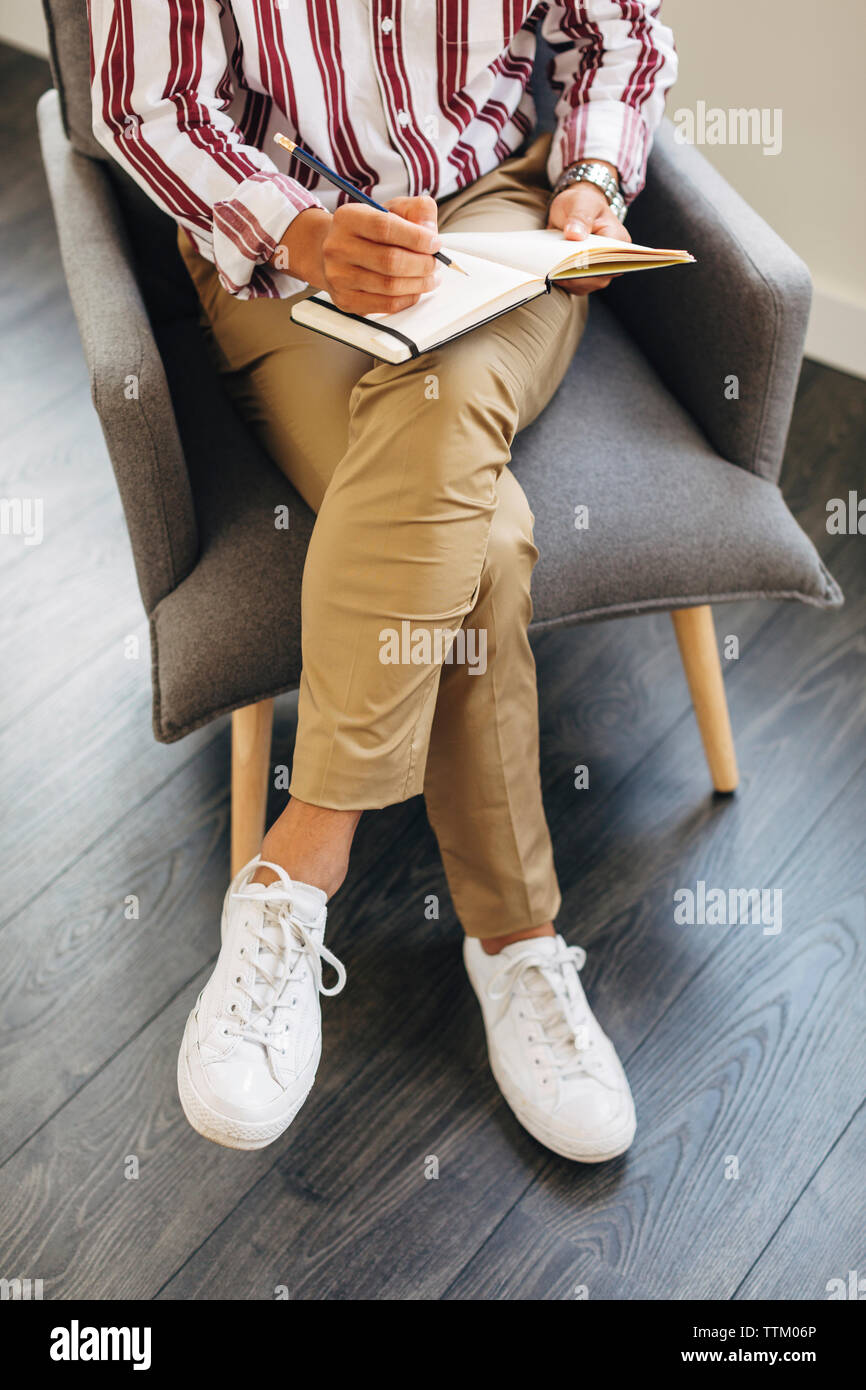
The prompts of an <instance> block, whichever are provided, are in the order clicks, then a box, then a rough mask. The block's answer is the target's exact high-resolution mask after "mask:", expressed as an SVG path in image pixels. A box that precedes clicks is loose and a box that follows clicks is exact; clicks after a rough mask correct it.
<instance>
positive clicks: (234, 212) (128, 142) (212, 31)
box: [90, 0, 322, 299]
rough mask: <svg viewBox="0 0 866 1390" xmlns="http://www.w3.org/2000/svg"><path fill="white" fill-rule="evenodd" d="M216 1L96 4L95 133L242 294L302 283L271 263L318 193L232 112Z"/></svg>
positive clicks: (95, 0) (277, 291)
mask: <svg viewBox="0 0 866 1390" xmlns="http://www.w3.org/2000/svg"><path fill="white" fill-rule="evenodd" d="M220 11H221V6H220V4H219V3H218V0H194V3H188V0H134V3H133V0H90V31H91V49H92V57H91V70H92V86H91V95H92V104H93V130H94V134H95V136H96V138H97V140H98V141H99V142H100V144H101V145H102V146H103V148H104V149H105V150H106V151H107V152H108V153H109V154H110V155H111V156H112V157H113V158H114V159H115V160H116V161H117V162H118V163H119V164H120V165H121V166H122V168H124V169H125V170H126V172H127V173H128V174H130V175H131V177H132V178H133V179H135V181H136V183H138V184H139V185H140V186H141V187H142V188H143V189H144V191H145V192H146V193H148V194H149V196H150V197H151V198H153V199H154V201H155V202H156V203H157V204H158V205H159V206H160V207H161V208H163V210H164V211H165V212H167V213H169V214H170V215H171V216H172V217H173V218H174V219H175V220H176V221H177V222H178V224H179V225H180V226H182V227H184V228H185V229H186V230H187V232H188V233H189V234H190V236H191V237H192V238H193V240H194V242H195V244H196V246H197V247H198V249H199V251H200V252H201V254H202V255H203V256H205V257H206V258H207V259H208V260H210V261H213V263H214V265H215V266H216V269H217V272H218V274H219V278H220V282H221V283H222V285H223V286H224V287H225V288H226V289H227V290H228V291H229V292H230V293H231V294H234V295H236V296H237V297H238V298H240V299H250V298H257V297H261V296H268V297H285V296H286V295H289V294H293V293H296V292H297V291H300V290H302V289H304V288H305V287H306V286H305V283H304V282H303V281H302V280H297V279H295V278H293V277H292V276H291V275H290V274H289V273H288V269H287V270H280V269H275V268H274V267H272V266H270V265H268V261H269V260H270V259H271V257H272V256H273V254H274V251H275V250H276V247H277V246H278V244H279V242H280V240H281V238H282V237H283V236H284V234H285V232H286V230H287V228H288V227H289V226H290V225H291V223H292V221H293V220H294V218H295V217H297V216H298V214H299V213H301V212H303V211H304V210H305V209H307V208H311V207H321V206H322V204H321V203H320V201H319V199H318V198H317V197H316V196H315V194H313V193H311V192H310V190H309V189H306V188H304V187H303V186H302V185H301V184H300V183H298V182H297V180H295V179H293V178H291V177H290V176H289V175H288V174H285V173H281V172H280V170H279V169H278V168H277V167H276V165H275V164H274V162H273V161H272V160H271V159H270V158H269V157H268V156H267V155H266V154H264V153H263V152H262V151H261V150H258V149H256V148H255V147H254V146H253V145H250V144H248V143H246V141H245V139H244V136H243V133H242V132H241V130H240V129H239V128H238V126H237V125H236V124H235V123H234V122H233V121H232V119H231V118H230V117H229V115H228V114H227V108H228V106H229V103H230V100H231V90H230V85H229V66H228V61H227V56H226V48H225V42H224V39H223V34H222V29H221V23H220Z"/></svg>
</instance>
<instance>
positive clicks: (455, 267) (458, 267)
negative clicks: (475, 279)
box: [451, 261, 469, 276]
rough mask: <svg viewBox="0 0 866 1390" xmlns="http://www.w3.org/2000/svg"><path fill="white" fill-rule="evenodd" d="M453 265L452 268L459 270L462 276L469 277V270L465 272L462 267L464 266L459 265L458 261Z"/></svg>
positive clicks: (453, 262)
mask: <svg viewBox="0 0 866 1390" xmlns="http://www.w3.org/2000/svg"><path fill="white" fill-rule="evenodd" d="M451 264H452V266H453V267H454V269H455V270H459V271H460V274H461V275H467V276H468V274H469V271H468V270H464V269H463V267H462V265H458V264H457V262H456V261H452V262H451Z"/></svg>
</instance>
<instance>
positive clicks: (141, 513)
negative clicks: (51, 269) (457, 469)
mask: <svg viewBox="0 0 866 1390" xmlns="http://www.w3.org/2000/svg"><path fill="white" fill-rule="evenodd" d="M44 8H45V12H46V15H47V20H48V27H49V34H50V38H51V50H52V70H53V75H54V82H55V89H54V90H53V91H50V92H47V93H46V94H45V96H44V97H43V98H42V99H41V101H40V103H39V126H40V137H41V142H42V151H43V158H44V161H45V167H46V171H47V175H48V183H49V187H50V191H51V197H52V201H53V205H54V210H55V216H56V220H57V227H58V232H59V236H60V247H61V252H62V256H63V263H64V267H65V271H66V277H67V281H68V284H69V291H70V295H71V297H72V302H73V306H74V309H75V313H76V316H77V320H78V324H79V328H80V332H81V339H82V344H83V347H84V352H85V356H86V359H87V364H88V368H89V372H90V379H91V384H92V393H93V400H94V404H95V406H96V409H97V411H98V412H99V416H100V419H101V422H102V428H103V431H104V434H105V439H106V442H107V445H108V450H109V453H110V455H111V460H112V464H113V466H114V470H115V474H116V477H117V483H118V487H119V489H120V494H121V498H122V501H123V507H124V511H125V514H126V518H127V523H128V528H129V536H130V540H131V544H132V551H133V557H134V561H135V567H136V572H137V576H138V582H139V587H140V590H141V596H142V599H143V602H144V606H145V609H146V611H147V613H148V616H149V620H150V631H151V641H152V656H153V722H154V732H155V735H156V738H157V739H159V740H161V741H163V742H171V741H173V740H175V739H179V738H182V737H183V736H184V735H185V734H187V733H189V732H190V731H191V730H193V729H196V728H198V727H199V726H201V725H202V724H205V723H206V722H207V721H209V720H212V719H215V718H216V717H217V716H218V715H221V714H224V713H227V712H229V711H231V712H232V714H233V740H232V861H233V871H234V868H236V867H237V866H238V865H240V864H242V863H244V862H245V861H246V860H247V859H248V858H250V857H251V856H252V854H254V853H255V852H256V849H257V847H258V843H259V841H260V838H261V833H262V829H263V823H264V814H265V798H266V778H267V766H268V762H269V752H270V735H271V719H272V710H273V697H274V696H275V695H277V694H278V693H280V692H282V691H286V690H290V689H292V688H294V687H295V686H296V685H297V683H298V679H299V674H300V660H301V655H300V654H301V644H300V586H301V574H302V569H303V563H304V555H305V552H306V547H307V542H308V540H309V536H310V533H311V530H312V526H313V521H314V518H313V516H312V514H311V513H310V511H309V510H308V508H307V507H306V505H305V504H304V503H303V502H302V500H301V499H300V497H299V496H298V495H297V494H296V493H295V492H294V491H293V489H292V488H291V486H290V485H289V483H288V482H287V480H286V479H285V477H284V476H283V474H282V473H281V472H280V471H279V470H278V469H277V468H276V467H275V466H274V465H273V464H272V463H271V462H270V460H269V459H268V458H267V457H266V456H265V455H264V454H263V452H262V450H261V448H260V447H259V446H258V444H257V443H256V441H255V439H254V438H253V437H252V435H251V434H250V433H249V432H248V431H247V429H246V428H245V426H244V424H243V423H242V422H241V420H240V419H239V418H238V416H237V415H236V414H235V412H234V410H233V408H232V406H231V405H230V403H229V401H228V400H227V398H226V397H225V395H224V394H223V392H222V390H221V387H220V383H219V381H218V379H217V376H216V374H215V372H214V370H213V369H212V367H211V365H210V363H209V360H208V358H207V356H206V353H205V350H204V346H203V340H202V338H201V336H200V333H199V328H198V318H197V309H198V306H197V301H196V299H195V295H194V292H193V290H192V287H191V285H190V283H189V282H188V279H187V277H186V273H185V270H184V268H183V266H182V264H181V262H180V259H179V256H178V253H177V250H176V246H175V228H174V225H173V223H171V222H170V220H169V219H168V218H167V217H165V216H164V215H163V214H162V213H160V212H159V211H158V210H157V209H156V208H155V207H154V206H153V205H152V204H151V203H150V202H149V200H148V199H147V197H146V196H145V195H144V194H143V193H142V192H141V191H140V190H139V189H138V188H137V187H136V186H135V185H134V184H132V183H131V182H130V180H129V179H128V178H127V177H126V175H125V174H124V173H123V172H122V171H121V170H120V169H119V168H118V167H117V166H116V165H114V164H113V163H112V162H111V161H109V160H108V159H107V158H106V157H105V154H104V152H103V151H102V149H101V148H100V147H99V146H98V145H97V143H96V141H95V140H94V138H93V135H92V133H91V128H90V98H89V67H88V37H87V18H86V5H85V0H44ZM546 56H547V55H543V54H542V55H540V57H539V63H540V64H544V63H545V62H546ZM537 68H538V65H537ZM537 97H538V104H539V111H540V120H541V123H542V124H545V123H547V122H549V113H550V105H549V99H547V97H546V96H545V94H544V84H543V81H542V83H539V84H537ZM629 228H630V230H631V233H632V235H633V237H634V238H635V239H636V240H639V241H647V242H651V243H652V242H655V243H656V244H661V245H668V246H686V247H688V248H689V249H690V250H691V251H692V252H693V253H694V254H695V256H696V257H697V260H698V264H697V265H696V266H694V267H690V268H689V269H688V270H680V271H676V272H671V273H668V274H665V273H664V272H659V273H657V274H653V275H637V276H628V277H624V278H623V279H621V280H619V281H617V282H615V284H614V285H613V286H611V288H610V289H609V290H608V291H606V292H605V295H604V297H603V299H599V298H598V297H597V296H596V297H594V299H593V304H592V309H591V313H590V326H589V328H588V330H587V332H586V334H585V336H584V339H583V341H582V343H581V346H580V348H579V350H578V352H577V354H576V358H575V361H574V363H573V365H572V367H571V369H570V371H569V373H568V375H567V377H566V379H565V381H564V383H563V384H562V386H561V387H560V389H559V391H558V393H557V394H556V396H555V398H554V400H553V401H552V403H551V405H550V406H549V407H548V409H547V410H546V411H545V412H544V414H543V415H542V417H541V418H540V419H539V420H538V421H536V422H535V423H534V424H533V425H532V426H531V427H530V428H528V429H527V430H525V431H524V432H523V433H522V434H521V435H520V436H519V437H518V439H517V440H516V442H515V448H514V461H513V466H514V468H515V471H516V473H517V475H518V477H519V478H520V480H521V482H522V484H523V486H524V488H525V489H526V492H527V494H528V497H529V500H530V503H531V505H532V508H533V511H534V513H535V517H536V541H537V544H538V547H539V549H540V551H541V560H540V562H539V564H538V567H537V569H536V573H535V582H534V588H533V596H534V604H535V619H534V624H533V626H534V627H535V628H536V629H537V628H545V627H555V626H561V625H566V624H573V623H585V622H591V621H595V620H598V619H602V618H613V617H617V616H621V615H624V614H635V613H642V612H654V611H659V610H663V611H669V612H670V613H671V615H672V617H673V622H674V629H675V632H676V637H677V640H678V644H679V649H680V654H681V657H682V660H683V664H684V667H685V672H686V676H687V679H688V682H689V687H690V690H691V694H692V699H693V702H694V707H695V713H696V716H697V719H698V723H699V726H700V731H701V736H702V739H703V743H704V748H705V751H706V754H707V759H708V762H709V767H710V774H711V777H712V781H713V784H714V786H715V787H716V789H717V790H719V791H724V792H729V791H733V790H734V788H735V786H736V783H737V768H736V759H735V755H734V749H733V742H732V738H731V730H730V724H729V720H728V714H727V706H726V702H725V694H724V688H723V684H722V675H721V668H720V662H719V657H718V651H717V647H716V639H715V631H714V626H713V619H712V611H711V606H712V605H713V604H718V603H725V602H728V601H730V600H734V599H745V598H764V599H798V600H800V601H801V602H803V603H810V604H813V605H816V606H818V607H824V608H833V607H836V606H838V605H839V604H840V603H841V602H842V595H841V593H840V591H839V588H838V586H837V584H836V583H835V581H834V580H833V578H832V577H831V576H830V574H829V573H828V572H827V570H826V569H825V567H824V566H823V564H822V563H821V560H820V558H819V556H818V554H817V552H816V550H815V548H814V547H813V545H812V543H811V542H810V540H809V539H808V537H807V536H806V535H805V534H804V533H803V532H802V530H801V529H800V528H799V526H798V525H797V523H796V522H795V520H794V518H793V517H792V516H791V514H790V512H789V511H788V509H787V507H786V505H785V502H784V500H783V498H782V495H781V492H780V491H779V488H778V486H777V482H778V477H779V471H780V467H781V461H782V453H783V450H784V446H785V438H786V434H787V430H788V425H789V422H790V416H791V409H792V405H793V399H794V392H795V388H796V383H797V376H798V372H799V368H800V360H801V355H802V350H803V339H804V334H805V329H806V320H807V316H808V309H809V301H810V293H811V287H810V281H809V276H808V272H807V270H806V268H805V266H804V265H803V264H802V262H801V261H800V260H799V259H798V258H797V256H795V255H794V253H793V252H792V251H791V250H790V249H789V248H788V247H787V246H786V245H785V244H784V243H783V242H782V241H781V240H780V239H779V238H778V237H777V236H776V235H775V233H774V232H773V231H772V230H771V229H770V228H769V227H768V226H767V225H766V224H765V223H764V222H762V221H761V219H760V218H759V217H758V216H757V215H756V214H755V213H754V212H753V211H752V210H751V209H750V208H749V207H748V206H747V205H746V204H745V203H744V202H743V201H742V199H740V198H739V197H738V196H737V194H736V193H734V192H733V190H732V189H731V188H730V187H729V186H728V185H727V184H726V183H725V182H724V180H723V179H722V178H721V177H720V176H719V175H718V174H717V173H715V172H714V170H713V169H712V168H711V166H710V165H709V164H708V163H707V162H706V161H705V160H704V159H703V158H702V156H701V155H700V154H699V153H697V152H696V151H695V150H694V149H691V148H689V147H685V146H680V145H678V144H677V143H676V142H675V141H674V138H673V132H672V128H671V127H670V125H669V124H668V123H666V124H665V126H664V127H663V128H662V130H661V132H660V133H659V135H658V137H657V139H656V142H655V146H654V149H653V153H652V157H651V160H650V166H649V177H648V183H647V188H646V190H645V192H644V193H643V194H642V195H641V196H640V198H639V199H638V200H637V202H636V203H635V205H634V208H633V210H632V212H631V214H630V217H629ZM734 379H735V381H736V385H735V384H734ZM281 503H282V504H288V506H289V509H290V517H291V525H290V529H289V530H288V531H280V530H277V529H275V528H274V527H273V526H270V527H268V526H263V525H262V524H261V522H262V518H263V516H264V515H265V514H267V515H268V516H270V517H273V515H274V507H275V506H277V505H279V504H281ZM577 506H585V507H586V508H588V518H589V525H588V527H587V528H586V529H581V530H577V529H575V508H576V507H577ZM265 634H267V638H268V640H262V639H263V636H264V635H265Z"/></svg>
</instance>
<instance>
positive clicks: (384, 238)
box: [334, 198, 440, 256]
mask: <svg viewBox="0 0 866 1390" xmlns="http://www.w3.org/2000/svg"><path fill="white" fill-rule="evenodd" d="M395 202H403V203H422V202H423V203H427V202H430V203H433V199H432V198H429V199H427V198H405V199H395ZM433 206H434V208H435V206H436V205H435V203H433ZM435 220H436V219H435V217H434V218H433V219H432V221H433V223H434V224H435ZM334 228H335V230H337V231H340V232H344V233H345V234H346V235H347V236H351V237H358V238H359V239H361V240H363V241H372V242H376V243H377V244H379V245H382V246H397V247H401V248H403V249H404V250H406V251H414V252H416V253H418V254H420V255H426V256H431V255H432V254H433V253H434V251H438V250H439V244H440V243H439V234H438V232H436V231H434V230H433V227H431V226H428V225H426V224H424V223H418V222H414V221H410V220H409V219H408V218H406V217H402V216H399V215H397V214H395V213H394V212H380V211H379V209H378V208H371V207H368V206H367V205H366V204H365V203H344V204H343V206H342V207H339V208H337V211H336V212H335V213H334Z"/></svg>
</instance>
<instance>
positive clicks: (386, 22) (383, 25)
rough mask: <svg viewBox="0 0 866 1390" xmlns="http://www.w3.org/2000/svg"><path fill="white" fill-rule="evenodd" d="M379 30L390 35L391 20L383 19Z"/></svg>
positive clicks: (392, 26) (392, 24) (392, 23)
mask: <svg viewBox="0 0 866 1390" xmlns="http://www.w3.org/2000/svg"><path fill="white" fill-rule="evenodd" d="M379 28H380V29H381V30H382V33H383V34H390V32H391V30H392V29H393V28H394V21H393V19H383V20H382V23H381V24H380V25H379Z"/></svg>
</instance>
